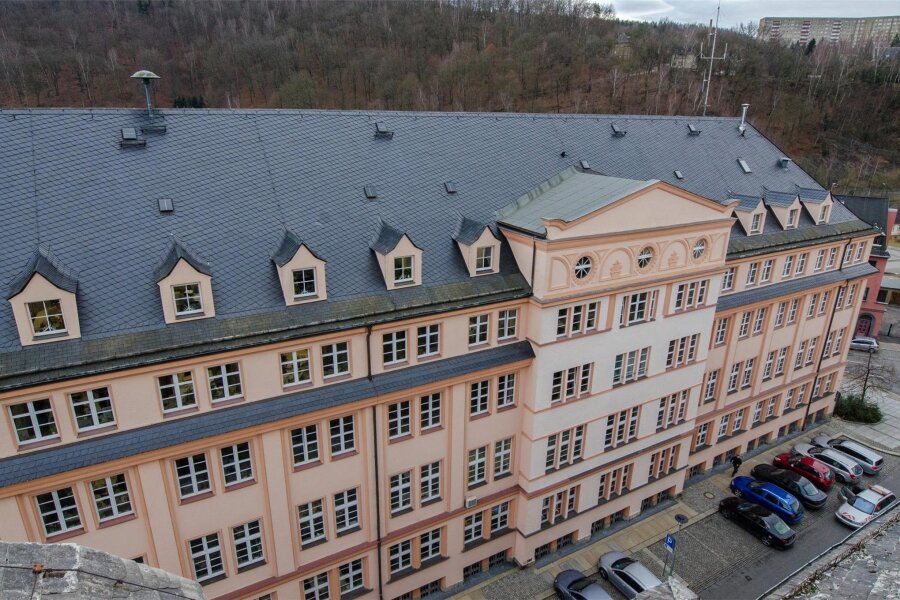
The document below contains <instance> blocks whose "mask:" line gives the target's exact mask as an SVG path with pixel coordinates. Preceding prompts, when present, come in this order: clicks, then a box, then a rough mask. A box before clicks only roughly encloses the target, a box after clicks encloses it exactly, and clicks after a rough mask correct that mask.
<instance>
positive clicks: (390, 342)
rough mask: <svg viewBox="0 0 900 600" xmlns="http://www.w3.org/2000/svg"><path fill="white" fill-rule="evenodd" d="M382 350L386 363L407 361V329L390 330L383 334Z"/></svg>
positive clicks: (392, 363)
mask: <svg viewBox="0 0 900 600" xmlns="http://www.w3.org/2000/svg"><path fill="white" fill-rule="evenodd" d="M381 352H382V358H383V360H384V364H385V365H394V364H397V363H401V362H406V355H407V345H406V330H405V329H400V330H397V331H390V332H388V333H385V334H383V335H382V336H381Z"/></svg>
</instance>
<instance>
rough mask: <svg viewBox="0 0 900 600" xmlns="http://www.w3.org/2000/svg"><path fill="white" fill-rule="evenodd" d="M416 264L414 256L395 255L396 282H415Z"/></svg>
mask: <svg viewBox="0 0 900 600" xmlns="http://www.w3.org/2000/svg"><path fill="white" fill-rule="evenodd" d="M415 264H416V259H415V257H414V256H396V257H394V284H398V283H400V284H403V283H411V282H413V281H414V280H415V277H416V270H415Z"/></svg>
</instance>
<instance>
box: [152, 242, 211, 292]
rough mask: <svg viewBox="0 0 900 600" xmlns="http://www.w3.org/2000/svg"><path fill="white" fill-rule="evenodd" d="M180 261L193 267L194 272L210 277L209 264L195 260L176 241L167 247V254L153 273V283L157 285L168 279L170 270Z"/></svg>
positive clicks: (191, 254) (195, 258) (192, 255)
mask: <svg viewBox="0 0 900 600" xmlns="http://www.w3.org/2000/svg"><path fill="white" fill-rule="evenodd" d="M180 260H183V261H185V262H186V263H187V264H189V265H191V266H192V267H194V269H195V270H197V271H199V272H201V273H203V274H204V275H209V276H212V271H211V270H210V268H209V263H207V262H205V261H202V260H200V259H199V258H197V256H195V255H194V253H192V252H191V251H190V250H188V249H187V248H185V247H184V244H182V243H181V242H180V241H179V240H177V239H176V240H173V241H172V245H171V246H170V247H169V252H168V254H166V257H165V258H164V259H163V261H162V262H161V263H160V264H159V266H157V267H156V270H155V271H154V272H153V276H154V277H155V280H154V281H156V282H157V283H158V282H159V281H160V280H162V279H165V278H166V277H168V276H169V273H171V272H172V269H174V268H175V265H177V264H178V261H180Z"/></svg>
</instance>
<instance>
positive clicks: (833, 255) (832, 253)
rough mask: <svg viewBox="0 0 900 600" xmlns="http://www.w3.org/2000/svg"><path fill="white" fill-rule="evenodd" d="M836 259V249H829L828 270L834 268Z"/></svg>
mask: <svg viewBox="0 0 900 600" xmlns="http://www.w3.org/2000/svg"><path fill="white" fill-rule="evenodd" d="M836 259H837V248H831V249H830V250H829V251H828V268H831V267H833V266H834V263H835V260H836Z"/></svg>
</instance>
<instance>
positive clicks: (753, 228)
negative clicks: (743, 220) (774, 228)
mask: <svg viewBox="0 0 900 600" xmlns="http://www.w3.org/2000/svg"><path fill="white" fill-rule="evenodd" d="M761 226H762V214H761V213H756V214H755V215H753V220H752V221H751V222H750V233H759V232H760V228H761Z"/></svg>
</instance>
